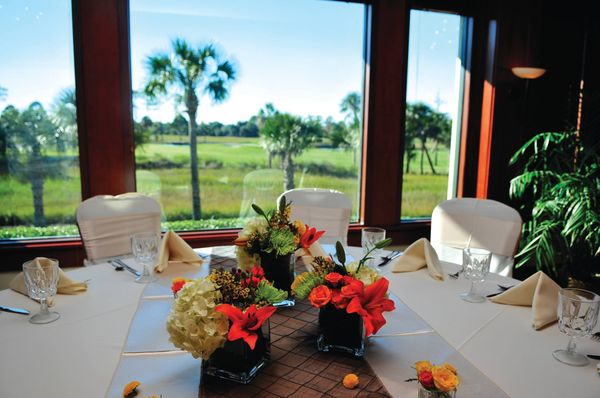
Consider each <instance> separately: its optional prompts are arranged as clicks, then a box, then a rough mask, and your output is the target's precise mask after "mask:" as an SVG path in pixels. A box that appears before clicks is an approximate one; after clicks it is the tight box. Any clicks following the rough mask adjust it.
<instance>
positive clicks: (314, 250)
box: [297, 242, 329, 267]
mask: <svg viewBox="0 0 600 398" xmlns="http://www.w3.org/2000/svg"><path fill="white" fill-rule="evenodd" d="M297 255H298V256H301V257H302V261H303V262H304V265H306V266H307V267H308V266H309V265H310V264H311V263H312V261H313V259H314V258H315V257H329V254H327V253H326V252H325V250H323V248H322V247H321V245H320V244H319V242H315V243H313V244H312V245H310V246H309V247H308V248H307V249H299V250H298V251H297Z"/></svg>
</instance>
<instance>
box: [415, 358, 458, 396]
mask: <svg viewBox="0 0 600 398" xmlns="http://www.w3.org/2000/svg"><path fill="white" fill-rule="evenodd" d="M415 369H416V370H417V379H409V381H412V380H418V381H419V384H420V388H419V398H454V396H455V395H456V388H457V387H458V385H459V384H460V379H459V378H458V372H457V371H456V368H455V367H454V366H452V365H450V364H449V363H444V364H442V365H439V366H434V365H432V363H431V362H429V361H419V362H417V363H415Z"/></svg>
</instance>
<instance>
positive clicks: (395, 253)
mask: <svg viewBox="0 0 600 398" xmlns="http://www.w3.org/2000/svg"><path fill="white" fill-rule="evenodd" d="M401 254H402V252H401V251H399V250H394V251H393V252H391V253H390V254H388V255H387V256H382V257H381V260H382V261H381V262H380V263H379V264H377V265H378V266H379V267H382V266H384V265H386V264H387V263H389V262H390V261H392V260H393V259H395V258H396V257H398V256H399V255H401Z"/></svg>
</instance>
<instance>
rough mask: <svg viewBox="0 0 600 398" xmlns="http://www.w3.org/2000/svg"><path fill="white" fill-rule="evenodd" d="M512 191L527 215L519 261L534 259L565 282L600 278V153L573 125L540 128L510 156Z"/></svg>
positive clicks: (592, 282) (591, 281)
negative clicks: (515, 171)
mask: <svg viewBox="0 0 600 398" xmlns="http://www.w3.org/2000/svg"><path fill="white" fill-rule="evenodd" d="M510 164H511V165H516V164H518V165H520V166H521V167H522V168H521V173H520V174H519V175H517V176H516V177H515V178H513V179H512V180H511V182H510V196H511V198H512V199H515V200H516V201H518V203H519V206H520V211H521V215H522V216H523V220H524V223H523V229H522V236H521V243H520V250H519V253H517V257H516V260H517V264H516V267H520V266H522V265H525V264H533V265H535V267H536V268H537V269H538V270H543V271H544V272H546V273H547V274H548V275H550V276H551V277H552V278H554V279H555V280H557V281H558V282H559V283H561V284H563V285H564V284H566V283H567V280H568V279H569V278H573V279H576V280H580V281H583V282H584V283H587V284H588V285H589V287H590V288H593V287H594V285H595V286H596V288H597V285H598V282H599V281H600V278H599V277H600V156H599V154H598V150H597V148H595V147H588V146H585V145H584V144H583V142H581V140H580V137H579V135H578V134H577V132H574V131H567V132H546V133H540V134H538V135H536V136H535V137H533V138H532V139H530V140H529V141H528V142H526V143H525V144H524V145H523V146H522V147H521V148H520V149H519V150H518V151H517V152H516V153H515V154H514V155H513V157H512V158H511V159H510Z"/></svg>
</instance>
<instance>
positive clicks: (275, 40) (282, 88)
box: [0, 0, 458, 123]
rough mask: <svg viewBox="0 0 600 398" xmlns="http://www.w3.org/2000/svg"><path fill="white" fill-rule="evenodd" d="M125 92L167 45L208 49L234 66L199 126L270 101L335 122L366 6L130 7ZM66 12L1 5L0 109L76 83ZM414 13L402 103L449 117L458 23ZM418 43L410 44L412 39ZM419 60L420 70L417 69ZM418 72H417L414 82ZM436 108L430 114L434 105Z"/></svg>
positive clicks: (58, 5)
mask: <svg viewBox="0 0 600 398" xmlns="http://www.w3.org/2000/svg"><path fill="white" fill-rule="evenodd" d="M130 5H131V12H130V15H131V49H132V58H131V59H132V80H133V88H134V89H136V90H138V89H140V88H141V87H142V85H143V83H144V81H145V79H146V72H145V68H144V60H145V59H146V57H147V56H148V55H150V54H154V53H156V52H158V51H166V50H168V49H169V46H170V41H171V39H173V38H175V37H181V38H184V39H186V40H188V41H189V42H190V43H191V44H194V45H201V44H205V43H209V42H210V43H216V44H217V46H218V48H219V49H220V50H221V51H222V53H223V54H224V55H226V57H227V58H228V59H231V60H233V62H234V63H235V65H236V66H237V71H238V79H237V81H236V82H235V83H234V84H233V86H232V88H231V95H230V97H229V99H228V100H227V101H226V102H224V103H221V104H216V105H215V104H212V103H211V101H210V100H209V99H208V98H202V99H201V104H200V108H199V115H198V118H199V121H204V122H206V121H220V122H223V123H234V122H237V121H240V120H247V119H248V118H249V117H251V116H252V115H254V114H256V113H257V111H258V110H259V109H260V108H261V107H263V106H264V105H265V104H266V103H267V102H272V103H274V104H275V106H276V107H277V108H278V109H280V110H282V111H287V112H291V113H295V114H299V115H314V116H317V115H318V116H322V117H323V118H325V117H327V116H333V117H334V119H337V120H340V119H341V118H342V117H343V116H342V115H341V114H340V113H339V104H340V102H341V100H342V98H343V97H344V96H345V95H346V94H348V93H349V92H352V91H360V90H361V89H362V84H363V76H362V74H363V68H364V65H363V59H362V53H363V29H364V20H363V18H364V6H362V5H359V4H353V3H345V2H327V1H321V0H253V1H248V0H219V1H217V0H194V1H190V0H173V1H164V0H130ZM70 10H71V6H70V2H69V1H67V0H52V1H48V0H31V1H30V0H0V42H1V43H2V46H0V86H3V87H5V88H7V89H8V98H6V100H5V101H4V102H3V103H0V108H3V107H4V106H6V105H7V104H8V103H11V104H15V105H17V106H18V107H25V106H27V105H29V103H31V102H32V101H34V100H39V101H41V102H42V103H44V104H45V105H46V106H48V105H49V104H50V103H51V101H52V99H53V98H54V97H55V96H56V95H57V94H58V92H59V91H60V90H61V89H63V88H65V87H68V86H72V85H73V84H74V83H73V82H74V72H73V48H72V43H73V41H72V28H71V11H70ZM422 14H423V13H421V12H417V13H415V12H413V16H412V20H411V32H412V31H416V30H415V29H418V32H419V34H418V35H412V36H411V42H410V46H409V53H410V56H409V61H410V65H409V75H408V91H407V96H408V100H409V101H414V100H422V101H425V102H428V103H430V104H432V105H434V104H435V98H436V95H438V93H439V96H440V97H441V98H442V100H443V101H445V102H443V103H442V105H441V106H440V110H442V111H449V104H450V102H451V97H452V92H453V88H454V87H453V86H454V70H453V67H454V62H455V59H456V54H457V48H458V43H457V38H458V31H457V29H458V17H456V16H452V15H446V14H442V15H439V14H437V15H433V14H431V13H427V14H428V15H427V16H424V15H422ZM416 37H418V38H419V40H418V42H417V41H416V40H415V38H416ZM417 60H418V65H419V66H418V69H416V68H415V65H416V64H417ZM417 72H418V73H417ZM434 106H435V105H434ZM174 108H175V106H174V104H173V102H172V101H165V102H163V103H162V104H161V105H160V106H154V107H150V108H147V107H146V103H145V101H143V100H140V99H138V100H136V110H135V115H136V119H139V118H140V117H141V116H143V115H149V116H150V117H151V118H152V119H154V120H162V121H170V120H172V118H173V115H174Z"/></svg>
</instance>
